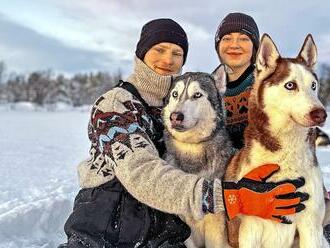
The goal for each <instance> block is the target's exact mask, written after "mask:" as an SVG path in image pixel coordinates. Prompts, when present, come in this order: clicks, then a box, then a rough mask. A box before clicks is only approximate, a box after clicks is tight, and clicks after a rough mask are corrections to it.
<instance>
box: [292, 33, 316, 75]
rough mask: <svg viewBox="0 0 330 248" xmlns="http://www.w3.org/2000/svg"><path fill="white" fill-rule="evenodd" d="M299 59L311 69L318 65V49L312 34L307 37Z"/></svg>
mask: <svg viewBox="0 0 330 248" xmlns="http://www.w3.org/2000/svg"><path fill="white" fill-rule="evenodd" d="M297 59H301V60H302V61H303V62H304V63H305V64H306V65H307V67H308V68H310V69H313V68H314V66H315V65H316V60H317V48H316V45H315V42H314V40H313V37H312V35H311V34H308V35H307V36H306V38H305V41H304V44H303V46H302V48H301V50H300V52H299V54H298V56H297Z"/></svg>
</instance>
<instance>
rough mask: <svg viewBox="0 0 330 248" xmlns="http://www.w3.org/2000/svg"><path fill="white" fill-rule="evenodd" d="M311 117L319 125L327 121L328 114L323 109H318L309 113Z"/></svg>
mask: <svg viewBox="0 0 330 248" xmlns="http://www.w3.org/2000/svg"><path fill="white" fill-rule="evenodd" d="M309 116H310V118H311V119H312V121H313V122H315V123H316V124H318V125H319V124H322V123H324V122H325V120H326V119H327V112H325V110H324V109H323V108H316V109H313V110H312V111H311V112H310V113H309Z"/></svg>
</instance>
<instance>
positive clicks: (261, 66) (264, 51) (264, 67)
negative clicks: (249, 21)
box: [256, 34, 281, 78]
mask: <svg viewBox="0 0 330 248" xmlns="http://www.w3.org/2000/svg"><path fill="white" fill-rule="evenodd" d="M256 57H257V59H256V67H257V73H258V74H259V76H261V77H262V78H266V77H267V76H269V75H270V74H271V73H273V72H274V71H275V69H276V66H277V61H278V59H279V58H280V57H281V56H280V54H279V52H278V50H277V47H276V46H275V44H274V42H273V40H272V39H271V38H270V36H269V35H268V34H264V35H263V36H262V38H261V42H260V47H259V50H258V52H257V56H256Z"/></svg>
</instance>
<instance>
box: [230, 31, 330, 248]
mask: <svg viewBox="0 0 330 248" xmlns="http://www.w3.org/2000/svg"><path fill="white" fill-rule="evenodd" d="M316 57H317V51H316V46H315V43H314V41H313V38H312V36H311V35H308V36H307V37H306V39H305V42H304V44H303V47H302V49H301V51H300V53H299V55H298V56H297V57H296V58H294V59H292V58H282V57H281V56H280V54H279V53H278V50H277V48H276V46H275V44H274V42H273V41H272V39H271V38H270V37H269V36H268V35H264V36H263V37H262V40H261V44H260V48H259V50H258V53H257V61H256V70H255V83H254V86H253V90H252V92H251V96H250V99H249V125H248V127H247V128H246V130H245V134H244V138H245V146H244V148H243V149H241V150H240V152H239V153H237V154H236V155H235V156H234V158H233V159H232V160H231V162H230V164H229V165H228V169H227V172H226V176H225V178H226V180H239V179H241V178H242V177H243V176H244V175H245V174H246V173H248V172H249V171H251V170H252V169H254V168H256V167H257V166H259V165H262V164H267V163H277V164H278V165H280V171H279V172H277V173H275V174H274V175H273V176H272V177H271V178H270V179H269V180H270V181H274V182H278V181H282V180H285V179H294V178H298V177H304V178H305V181H306V182H305V185H304V186H303V187H301V188H299V190H300V191H302V192H307V193H308V194H309V196H310V198H309V200H307V201H306V202H304V204H305V206H306V209H304V210H303V211H302V212H300V213H297V214H294V215H292V216H289V217H288V219H290V220H291V221H292V222H293V224H290V225H285V224H280V223H277V222H275V221H271V220H265V219H262V218H259V217H254V216H240V220H241V225H240V227H239V246H240V247H241V248H246V247H251V248H252V247H253V248H256V247H271V248H273V247H281V248H283V247H291V246H292V245H293V242H294V237H295V233H296V231H297V232H298V234H299V239H300V240H299V245H300V247H303V248H312V247H315V248H317V247H329V246H328V243H327V241H326V240H325V238H324V236H323V228H322V221H323V218H324V212H325V202H324V197H323V179H322V175H321V170H320V168H319V166H318V163H317V158H316V155H315V126H316V125H322V124H323V123H324V121H325V118H326V112H325V109H324V107H323V105H322V104H321V102H320V101H319V99H318V88H319V83H318V80H317V76H316V75H315V73H314V71H313V67H314V65H315V63H316ZM292 87H293V88H292ZM289 89H291V90H289Z"/></svg>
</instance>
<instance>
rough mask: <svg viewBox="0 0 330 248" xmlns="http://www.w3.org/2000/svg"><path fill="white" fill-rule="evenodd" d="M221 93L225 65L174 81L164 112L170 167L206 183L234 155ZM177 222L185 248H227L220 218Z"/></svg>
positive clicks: (218, 175)
mask: <svg viewBox="0 0 330 248" xmlns="http://www.w3.org/2000/svg"><path fill="white" fill-rule="evenodd" d="M225 90H226V71H225V66H223V65H222V66H220V67H219V68H218V69H217V70H216V71H215V72H214V73H213V74H212V75H210V74H207V73H201V72H195V73H193V72H189V73H185V74H184V75H182V76H179V77H177V78H175V79H174V82H173V84H172V87H171V89H170V93H169V95H168V97H167V99H166V101H165V107H164V109H163V120H164V125H165V132H164V138H165V143H166V148H167V154H166V158H165V159H166V160H167V161H168V162H169V163H170V164H171V165H173V166H176V167H178V168H180V169H181V170H183V171H185V172H188V173H193V174H197V175H199V176H202V177H204V178H206V179H208V180H213V179H214V178H221V177H222V176H223V175H224V173H225V169H226V165H227V163H228V161H229V159H230V158H231V156H232V155H233V153H234V149H233V148H232V144H231V142H230V139H229V136H228V134H227V132H226V129H225V111H224V104H223V100H222V97H223V95H224V92H225ZM181 218H182V219H183V220H184V221H185V222H186V223H187V224H188V225H189V226H190V228H191V231H192V233H191V236H190V238H189V239H188V240H187V241H186V245H187V247H206V248H209V247H229V245H228V239H227V229H226V217H225V213H224V212H223V213H221V214H208V215H206V216H205V217H204V218H203V219H202V220H195V219H193V218H192V217H191V216H181Z"/></svg>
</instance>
